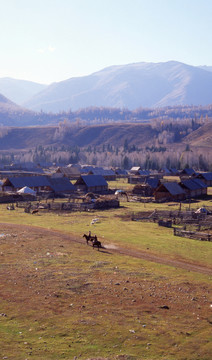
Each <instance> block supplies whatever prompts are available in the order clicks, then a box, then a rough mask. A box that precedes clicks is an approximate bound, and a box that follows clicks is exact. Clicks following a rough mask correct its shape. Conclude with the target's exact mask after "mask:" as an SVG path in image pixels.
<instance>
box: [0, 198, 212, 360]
mask: <svg viewBox="0 0 212 360" xmlns="http://www.w3.org/2000/svg"><path fill="white" fill-rule="evenodd" d="M144 206H151V205H145V204H128V203H123V204H122V207H121V208H120V209H115V210H111V211H98V212H94V213H66V214H55V213H48V212H46V213H45V212H43V213H40V214H39V213H38V214H36V215H31V214H26V213H24V212H23V209H21V208H19V209H16V210H15V211H7V210H5V208H6V206H5V205H1V206H0V216H1V225H0V228H1V230H0V349H1V353H0V359H9V360H11V359H12V360H14V359H15V360H23V359H24V360H25V359H32V360H35V359H36V360H38V359H39V360H40V359H41V360H46V359H47V360H48V359H58V360H59V359H67V360H70V359H82V360H84V359H100V358H101V359H111V360H113V359H117V360H137V359H139V360H140V359H148V360H152V359H155V360H157V359H162V360H197V359H200V360H210V359H211V358H212V335H211V334H212V332H211V327H212V298H211V289H212V287H211V280H212V251H211V245H212V244H211V243H208V242H201V241H195V240H190V239H183V238H176V237H174V236H173V234H172V230H171V229H161V228H158V226H157V224H152V223H151V224H147V223H138V222H132V221H130V219H128V214H129V212H130V211H134V210H137V209H138V208H140V207H144ZM154 206H155V204H154ZM161 206H162V205H160V207H161ZM165 206H167V204H166V205H165ZM145 209H146V208H145ZM93 217H98V218H99V219H100V220H99V222H97V223H96V225H94V226H93V227H91V225H90V223H91V220H92V218H93ZM89 229H91V230H92V232H93V233H94V232H95V233H97V235H98V238H99V239H100V240H101V242H102V243H103V245H104V248H103V249H101V250H100V251H97V249H93V248H92V247H91V246H90V245H89V246H88V245H87V244H86V242H85V241H84V240H83V238H82V235H83V233H84V232H86V233H88V230H89Z"/></svg>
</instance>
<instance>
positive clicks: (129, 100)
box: [24, 61, 212, 112]
mask: <svg viewBox="0 0 212 360" xmlns="http://www.w3.org/2000/svg"><path fill="white" fill-rule="evenodd" d="M210 103H212V72H210V71H208V70H205V69H202V68H199V67H194V66H189V65H186V64H183V63H179V62H175V61H169V62H166V63H136V64H129V65H121V66H112V67H108V68H105V69H103V70H101V71H99V72H96V73H93V74H91V75H89V76H84V77H78V78H71V79H69V80H65V81H62V82H59V83H53V84H51V85H49V86H48V87H47V88H45V89H44V90H43V91H41V92H40V93H39V94H37V95H35V96H34V97H33V98H32V99H31V100H29V101H27V102H26V103H25V104H24V105H25V106H26V107H28V108H30V109H32V110H37V111H40V110H41V109H42V110H43V111H52V112H58V111H68V110H69V109H70V108H71V109H72V110H77V109H79V108H83V107H90V106H99V107H101V106H104V107H117V108H128V109H136V108H139V107H162V106H173V105H179V104H180V105H186V104H187V105H191V104H192V105H207V104H210Z"/></svg>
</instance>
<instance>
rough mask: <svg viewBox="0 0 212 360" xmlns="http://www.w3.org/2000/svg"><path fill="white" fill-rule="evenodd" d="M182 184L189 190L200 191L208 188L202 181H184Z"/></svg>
mask: <svg viewBox="0 0 212 360" xmlns="http://www.w3.org/2000/svg"><path fill="white" fill-rule="evenodd" d="M196 180H197V181H196ZM198 180H199V181H198ZM180 184H182V186H184V187H186V188H187V189H189V190H198V189H202V188H205V187H207V186H206V185H205V184H204V183H203V182H202V181H201V180H200V179H192V180H191V179H189V180H183V181H181V183H180Z"/></svg>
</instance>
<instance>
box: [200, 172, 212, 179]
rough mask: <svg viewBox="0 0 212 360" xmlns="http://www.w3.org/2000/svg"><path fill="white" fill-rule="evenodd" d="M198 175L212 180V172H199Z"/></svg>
mask: <svg viewBox="0 0 212 360" xmlns="http://www.w3.org/2000/svg"><path fill="white" fill-rule="evenodd" d="M198 177H200V178H203V179H205V180H208V181H211V180H212V172H206V173H200V174H199V175H198Z"/></svg>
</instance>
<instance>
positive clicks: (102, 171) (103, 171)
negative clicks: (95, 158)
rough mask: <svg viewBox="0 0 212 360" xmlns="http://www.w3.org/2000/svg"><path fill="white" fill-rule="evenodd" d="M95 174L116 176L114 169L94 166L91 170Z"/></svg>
mask: <svg viewBox="0 0 212 360" xmlns="http://www.w3.org/2000/svg"><path fill="white" fill-rule="evenodd" d="M90 172H92V174H93V175H102V176H114V175H115V172H114V171H113V170H112V169H103V168H93V169H92V170H90Z"/></svg>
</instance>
